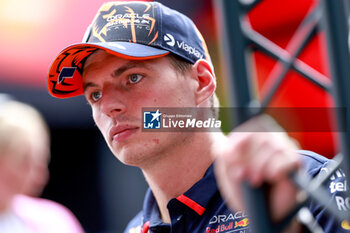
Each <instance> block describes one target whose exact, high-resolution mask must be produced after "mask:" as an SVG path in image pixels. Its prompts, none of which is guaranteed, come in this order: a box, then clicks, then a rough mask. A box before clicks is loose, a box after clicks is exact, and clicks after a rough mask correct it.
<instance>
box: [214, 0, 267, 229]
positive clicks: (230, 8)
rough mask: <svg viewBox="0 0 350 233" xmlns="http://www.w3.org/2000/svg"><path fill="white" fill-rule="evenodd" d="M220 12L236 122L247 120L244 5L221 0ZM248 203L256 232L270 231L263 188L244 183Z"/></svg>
mask: <svg viewBox="0 0 350 233" xmlns="http://www.w3.org/2000/svg"><path fill="white" fill-rule="evenodd" d="M216 3H217V6H218V10H219V11H218V15H219V16H220V17H221V23H222V25H218V26H219V27H222V32H221V33H222V39H223V41H222V43H223V47H224V48H225V52H224V54H225V63H226V66H227V72H228V74H227V75H228V80H227V82H228V83H229V88H230V89H229V91H230V93H229V95H230V102H231V106H232V107H241V108H239V110H237V108H236V111H232V113H231V116H233V117H234V120H235V122H234V126H237V125H239V124H241V123H243V122H244V121H246V120H248V119H249V118H250V117H251V116H252V113H251V112H250V111H249V108H248V107H249V106H250V104H251V103H252V100H254V98H253V95H252V90H251V84H250V82H249V81H250V78H249V75H248V69H247V62H246V56H245V55H246V53H245V51H246V46H247V43H248V40H247V39H246V37H245V36H244V34H243V32H242V28H241V24H240V17H241V15H240V12H242V9H241V8H240V7H241V5H240V3H239V1H238V0H218V1H216ZM243 194H244V197H245V207H246V208H247V210H248V214H249V219H250V222H251V224H252V230H253V232H256V233H257V232H260V233H265V232H266V233H271V232H273V230H272V226H271V224H270V219H269V215H268V214H266V213H268V209H267V203H266V198H265V195H264V190H263V189H262V188H259V189H253V188H252V187H250V185H249V184H247V183H245V184H244V185H243Z"/></svg>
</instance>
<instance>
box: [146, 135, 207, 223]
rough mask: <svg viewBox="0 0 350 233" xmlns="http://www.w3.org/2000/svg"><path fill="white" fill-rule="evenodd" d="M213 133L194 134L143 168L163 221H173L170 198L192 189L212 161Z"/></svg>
mask: <svg viewBox="0 0 350 233" xmlns="http://www.w3.org/2000/svg"><path fill="white" fill-rule="evenodd" d="M197 134H199V133H197ZM212 135H213V134H210V133H203V134H200V135H195V136H194V137H192V138H191V140H190V141H189V142H188V143H184V144H183V145H182V146H181V147H177V148H176V150H173V151H168V152H167V154H166V155H164V154H163V155H162V156H160V159H158V160H157V161H156V162H153V163H152V164H151V165H148V166H146V167H143V168H142V171H143V173H144V176H145V178H146V180H147V182H148V184H149V186H150V188H151V190H152V192H153V195H154V197H155V199H156V201H157V204H158V207H159V210H160V214H161V216H162V220H163V221H164V222H167V223H170V216H169V212H168V209H167V204H168V202H169V201H170V200H171V199H173V198H176V197H178V196H179V195H181V194H183V193H184V192H186V191H187V190H188V189H190V188H191V187H192V186H193V185H194V184H195V183H196V182H197V181H199V180H200V179H201V178H202V177H203V176H204V173H205V172H206V170H207V169H208V167H209V166H210V165H211V164H212V162H213V156H212V154H211V146H212V144H213V142H214V137H213V136H212ZM203 145H205V146H203Z"/></svg>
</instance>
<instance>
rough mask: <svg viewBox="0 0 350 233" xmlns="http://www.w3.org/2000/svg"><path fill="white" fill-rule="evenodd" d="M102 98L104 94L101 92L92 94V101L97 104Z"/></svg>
mask: <svg viewBox="0 0 350 233" xmlns="http://www.w3.org/2000/svg"><path fill="white" fill-rule="evenodd" d="M101 97H102V92H101V91H95V92H92V93H91V99H92V100H93V101H94V102H96V101H98V100H99V99H101Z"/></svg>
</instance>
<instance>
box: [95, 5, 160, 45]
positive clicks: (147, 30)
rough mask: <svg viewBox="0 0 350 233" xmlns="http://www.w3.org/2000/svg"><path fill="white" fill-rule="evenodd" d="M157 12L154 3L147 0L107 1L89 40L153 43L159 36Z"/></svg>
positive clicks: (97, 17)
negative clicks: (128, 0) (140, 0)
mask: <svg viewBox="0 0 350 233" xmlns="http://www.w3.org/2000/svg"><path fill="white" fill-rule="evenodd" d="M155 14H156V12H155V9H154V7H153V5H152V4H150V3H147V2H139V3H134V4H128V3H119V4H115V3H107V4H105V5H104V6H103V7H102V8H101V9H100V11H99V13H98V14H97V16H96V20H95V22H94V23H93V25H92V36H91V37H90V38H89V39H88V42H113V41H127V42H133V43H143V44H152V43H153V42H154V41H155V40H156V39H157V37H158V29H157V25H156V22H157V20H156V18H155V16H156V15H155ZM116 31H117V32H118V33H115V32H116Z"/></svg>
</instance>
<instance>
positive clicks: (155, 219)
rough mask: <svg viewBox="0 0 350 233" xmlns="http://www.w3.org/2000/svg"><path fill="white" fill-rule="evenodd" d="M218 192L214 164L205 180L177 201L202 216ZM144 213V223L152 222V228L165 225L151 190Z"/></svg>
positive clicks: (147, 194)
mask: <svg viewBox="0 0 350 233" xmlns="http://www.w3.org/2000/svg"><path fill="white" fill-rule="evenodd" d="M217 192H218V188H217V183H216V180H215V175H214V164H212V165H211V166H210V167H209V168H208V169H207V171H206V172H205V174H204V176H203V178H202V179H200V180H199V181H198V182H197V183H195V184H194V185H193V186H192V187H191V188H190V189H189V190H187V191H186V192H185V193H184V194H182V195H180V196H179V197H177V198H176V200H177V201H179V202H181V203H182V204H184V205H185V206H186V207H187V208H189V209H191V210H193V211H194V212H195V213H196V214H198V215H202V214H203V213H204V212H205V209H206V207H207V206H208V204H209V202H210V200H211V199H212V198H213V196H214V195H215V194H216V193H217ZM143 211H144V222H146V221H150V222H151V227H152V226H155V225H163V224H164V223H163V222H162V220H161V217H160V211H159V208H158V205H157V202H156V200H155V198H154V196H153V193H152V191H151V190H150V189H148V190H147V193H146V196H145V200H144V203H143Z"/></svg>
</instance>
